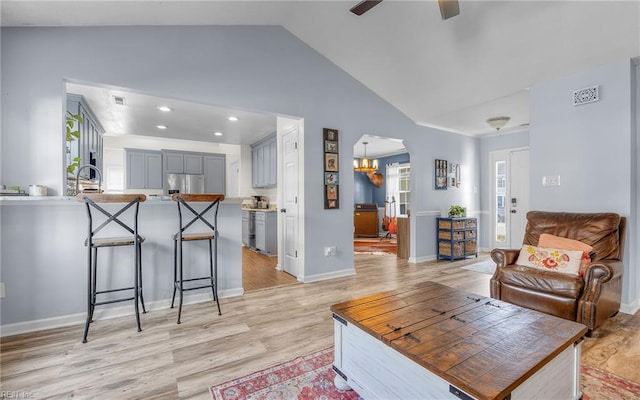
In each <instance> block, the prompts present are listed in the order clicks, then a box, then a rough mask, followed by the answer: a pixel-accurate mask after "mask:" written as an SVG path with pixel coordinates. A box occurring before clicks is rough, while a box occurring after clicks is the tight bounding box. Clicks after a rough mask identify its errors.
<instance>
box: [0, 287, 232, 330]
mask: <svg viewBox="0 0 640 400" xmlns="http://www.w3.org/2000/svg"><path fill="white" fill-rule="evenodd" d="M243 294H244V290H243V289H242V288H236V289H227V290H223V291H221V292H220V293H218V296H220V298H221V299H222V298H226V297H235V296H242V295H243ZM211 297H212V296H211V293H198V294H192V295H185V296H184V299H183V302H182V304H183V305H186V304H195V303H203V302H206V301H212V299H211ZM169 307H171V299H163V300H158V301H152V302H145V308H146V309H147V312H150V311H153V310H163V309H167V308H169ZM140 312H142V311H140ZM133 314H134V310H133V307H132V305H131V304H129V305H126V306H118V307H110V308H101V307H98V308H96V310H95V312H94V314H93V316H94V319H96V320H97V319H111V318H118V317H124V316H127V315H133ZM86 318H87V313H86V312H82V313H78V314H71V315H63V316H60V317H53V318H45V319H39V320H34V321H24V322H16V323H14V324H6V325H2V326H0V337H4V336H11V335H18V334H20V333H27V332H35V331H41V330H44V329H53V328H61V327H65V326H72V325H83V324H84V323H85V320H86ZM80 331H81V330H79V331H78V332H80Z"/></svg>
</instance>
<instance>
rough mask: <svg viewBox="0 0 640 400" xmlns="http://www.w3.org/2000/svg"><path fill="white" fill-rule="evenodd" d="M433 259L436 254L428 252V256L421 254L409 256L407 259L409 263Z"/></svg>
mask: <svg viewBox="0 0 640 400" xmlns="http://www.w3.org/2000/svg"><path fill="white" fill-rule="evenodd" d="M435 259H436V255H435V254H430V255H428V256H422V257H409V259H408V260H407V261H408V262H410V263H411V264H420V263H423V262H426V261H433V260H435Z"/></svg>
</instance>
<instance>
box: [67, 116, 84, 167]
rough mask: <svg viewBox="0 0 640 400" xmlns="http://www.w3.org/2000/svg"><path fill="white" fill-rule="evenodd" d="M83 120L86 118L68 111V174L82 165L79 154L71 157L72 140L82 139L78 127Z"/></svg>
mask: <svg viewBox="0 0 640 400" xmlns="http://www.w3.org/2000/svg"><path fill="white" fill-rule="evenodd" d="M83 121H84V120H83V118H82V116H81V115H80V114H72V113H71V112H69V111H67V135H66V138H67V154H68V156H67V174H69V175H73V173H74V172H75V170H76V168H78V167H79V166H80V161H82V159H81V158H80V157H79V155H76V156H75V157H73V158H71V142H73V141H74V140H77V139H80V130H79V129H78V126H79V124H82V123H83Z"/></svg>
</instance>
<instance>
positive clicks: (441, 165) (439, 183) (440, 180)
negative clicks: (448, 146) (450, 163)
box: [434, 160, 449, 190]
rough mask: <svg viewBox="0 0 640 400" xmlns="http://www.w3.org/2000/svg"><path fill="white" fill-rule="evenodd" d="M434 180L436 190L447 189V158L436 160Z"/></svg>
mask: <svg viewBox="0 0 640 400" xmlns="http://www.w3.org/2000/svg"><path fill="white" fill-rule="evenodd" d="M434 171H435V173H434V175H435V176H434V182H435V189H436V190H447V186H448V183H449V182H448V179H447V178H448V173H449V170H448V168H447V160H436V161H435V168H434Z"/></svg>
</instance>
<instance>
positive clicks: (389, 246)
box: [353, 239, 398, 254]
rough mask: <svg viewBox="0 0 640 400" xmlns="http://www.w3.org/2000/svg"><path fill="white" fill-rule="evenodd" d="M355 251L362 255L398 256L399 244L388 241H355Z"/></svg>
mask: <svg viewBox="0 0 640 400" xmlns="http://www.w3.org/2000/svg"><path fill="white" fill-rule="evenodd" d="M353 251H354V252H356V253H360V254H396V253H397V251H398V247H397V244H396V243H395V242H391V241H388V240H383V241H380V240H379V239H376V240H355V241H354V242H353Z"/></svg>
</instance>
